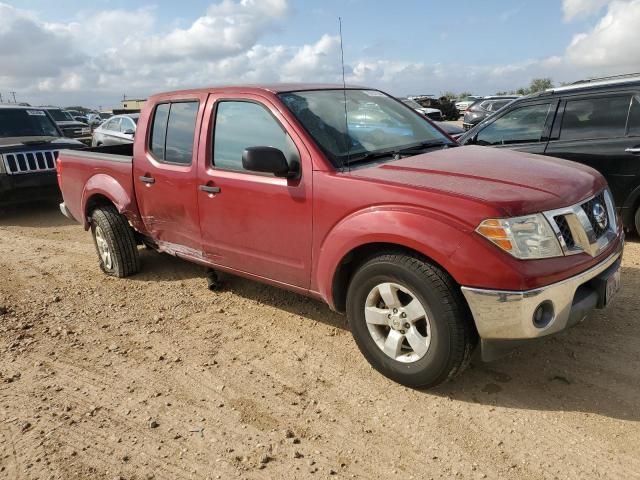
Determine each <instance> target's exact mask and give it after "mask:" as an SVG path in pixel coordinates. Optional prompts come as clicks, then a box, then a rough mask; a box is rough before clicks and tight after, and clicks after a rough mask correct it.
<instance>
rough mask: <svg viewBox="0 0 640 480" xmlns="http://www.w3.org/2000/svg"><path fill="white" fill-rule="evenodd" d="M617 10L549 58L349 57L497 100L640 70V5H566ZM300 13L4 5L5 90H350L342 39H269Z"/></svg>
mask: <svg viewBox="0 0 640 480" xmlns="http://www.w3.org/2000/svg"><path fill="white" fill-rule="evenodd" d="M0 2H1V0H0ZM605 4H606V11H605V13H604V14H602V15H603V16H602V18H601V19H600V20H599V22H597V24H596V25H595V26H593V27H589V28H590V29H588V30H585V31H584V32H582V33H580V34H579V35H576V36H575V37H574V39H573V41H572V42H571V44H570V45H568V46H567V48H566V51H565V52H564V53H562V52H559V54H557V55H555V56H551V57H549V58H543V59H523V60H521V61H519V62H515V63H512V64H496V65H486V64H482V65H462V64H456V63H438V64H429V63H426V62H415V61H413V62H412V61H405V60H403V59H402V58H399V59H393V60H390V59H382V58H381V56H382V55H383V53H381V52H380V51H378V49H377V48H369V49H360V50H359V53H358V54H357V56H356V57H355V58H347V59H345V60H346V61H347V62H346V65H345V74H346V79H347V82H349V83H352V84H360V85H369V86H373V87H378V88H382V89H385V90H387V91H390V92H391V93H396V94H418V93H430V94H436V95H437V94H439V93H440V92H442V91H444V90H454V91H461V90H472V91H474V92H477V93H480V94H482V93H487V94H488V93H494V92H496V91H499V90H510V89H513V88H517V87H521V86H526V85H527V84H528V83H529V81H530V80H531V79H532V78H535V77H547V76H548V77H552V78H553V79H554V80H555V81H563V80H565V81H566V80H576V79H578V78H583V77H587V76H589V75H591V74H600V73H608V72H609V71H612V72H616V73H620V72H624V71H631V70H637V66H638V65H640V28H637V25H640V0H609V1H608V2H603V1H597V0H564V1H563V10H564V14H565V18H566V19H568V20H570V19H575V18H578V17H580V16H584V15H593V14H594V13H597V12H599V10H600V9H601V8H603V7H604V6H605ZM289 11H290V7H289V5H288V2H287V0H219V1H218V2H217V3H214V4H212V5H211V6H210V7H209V8H207V9H206V10H205V11H204V13H203V15H201V16H200V17H199V18H196V19H195V20H193V21H192V22H191V23H190V24H188V25H186V26H182V27H180V28H168V29H166V30H165V31H163V30H162V29H161V28H160V27H158V22H157V20H156V18H157V17H156V15H157V12H156V8H141V9H137V10H132V11H125V10H109V11H101V12H94V13H91V14H87V13H85V14H79V16H78V17H77V18H75V19H74V20H73V21H72V22H68V23H47V22H44V21H42V20H41V19H39V18H38V17H37V16H35V15H34V14H32V13H29V12H27V11H24V10H20V9H18V8H15V7H11V6H9V5H5V4H2V3H0V19H1V21H0V65H2V67H3V68H2V70H0V92H8V91H10V90H15V91H17V92H19V95H20V99H23V100H28V101H32V102H34V103H47V104H49V103H60V104H78V103H84V104H86V105H87V106H97V105H99V104H102V105H107V104H111V105H113V104H115V103H117V100H118V99H119V98H120V97H121V95H122V94H123V93H126V94H127V95H131V96H146V95H149V94H151V93H154V92H157V91H162V90H171V89H177V88H188V87H195V86H202V85H215V84H232V83H235V84H237V83H260V82H278V81H310V82H335V83H339V82H341V80H342V70H341V67H340V44H339V39H338V37H336V36H332V35H322V36H320V38H318V39H317V40H316V41H312V42H309V43H307V44H299V45H265V44H263V43H262V40H263V38H264V37H265V36H266V35H267V34H268V33H270V32H272V31H273V30H274V29H277V28H278V27H279V25H280V22H284V21H285V20H286V19H287V16H288V13H289ZM389 41H393V40H392V39H390V40H389ZM383 44H384V42H383Z"/></svg>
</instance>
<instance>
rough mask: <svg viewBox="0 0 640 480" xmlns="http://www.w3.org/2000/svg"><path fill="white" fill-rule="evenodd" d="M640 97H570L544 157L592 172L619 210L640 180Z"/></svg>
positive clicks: (617, 94) (627, 94) (621, 94)
mask: <svg viewBox="0 0 640 480" xmlns="http://www.w3.org/2000/svg"><path fill="white" fill-rule="evenodd" d="M639 101H640V96H639V95H638V94H637V93H634V92H615V93H611V92H608V93H604V94H603V93H600V94H591V95H576V96H568V97H565V98H563V99H562V102H561V104H560V108H559V114H558V122H557V126H556V128H554V129H553V132H552V136H551V140H550V141H549V144H548V145H547V149H546V151H545V153H546V155H549V156H553V157H559V158H564V159H567V160H573V161H576V162H579V163H583V164H585V165H589V166H590V167H593V168H595V169H596V170H598V171H599V172H600V173H602V174H603V175H604V177H605V178H606V179H607V182H608V183H609V186H610V187H611V191H612V193H613V196H614V199H615V202H616V205H617V206H622V205H623V204H624V202H625V200H626V199H627V197H628V196H629V194H630V193H631V192H632V191H633V190H634V189H635V188H636V187H637V186H638V178H639V174H640V103H639Z"/></svg>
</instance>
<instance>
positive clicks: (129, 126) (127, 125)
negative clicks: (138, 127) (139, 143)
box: [120, 118, 135, 133]
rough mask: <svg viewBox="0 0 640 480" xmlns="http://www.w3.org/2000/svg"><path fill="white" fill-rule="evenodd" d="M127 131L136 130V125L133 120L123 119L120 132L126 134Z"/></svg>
mask: <svg viewBox="0 0 640 480" xmlns="http://www.w3.org/2000/svg"><path fill="white" fill-rule="evenodd" d="M127 130H135V125H134V124H133V120H131V119H130V118H123V119H122V120H121V121H120V131H121V132H122V133H124V132H126V131H127Z"/></svg>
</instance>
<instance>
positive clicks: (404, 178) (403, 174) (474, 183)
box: [351, 145, 606, 216]
mask: <svg viewBox="0 0 640 480" xmlns="http://www.w3.org/2000/svg"><path fill="white" fill-rule="evenodd" d="M351 175H353V176H355V177H361V178H364V179H368V180H375V181H381V182H385V183H393V184H398V185H410V186H412V187H415V188H419V189H423V190H429V191H436V192H440V193H445V194H450V195H455V196H461V197H467V198H473V199H475V200H479V201H481V202H483V203H485V204H487V205H489V206H492V207H494V208H496V209H498V210H499V211H500V212H501V213H502V214H503V215H504V216H517V215H526V214H529V213H534V212H542V211H545V210H553V209H556V208H561V207H565V206H569V205H574V204H576V203H578V202H580V201H581V200H584V199H586V198H588V197H590V196H592V195H594V194H595V193H597V192H599V191H600V190H602V189H603V188H604V187H605V186H606V182H605V180H604V178H603V177H602V176H601V175H600V174H599V173H598V172H596V171H595V170H593V169H591V168H589V167H586V166H584V165H581V164H578V163H574V162H569V161H566V160H561V159H557V158H550V157H544V156H541V155H533V154H528V153H522V152H516V151H514V150H507V149H499V148H489V147H479V146H475V145H474V146H465V147H456V148H449V149H444V150H437V151H433V152H430V153H425V154H421V155H415V156H412V157H407V158H403V159H400V160H396V161H391V162H387V163H383V164H378V165H372V166H369V167H365V168H358V169H355V170H352V171H351Z"/></svg>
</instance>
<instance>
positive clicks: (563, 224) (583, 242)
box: [545, 190, 617, 257]
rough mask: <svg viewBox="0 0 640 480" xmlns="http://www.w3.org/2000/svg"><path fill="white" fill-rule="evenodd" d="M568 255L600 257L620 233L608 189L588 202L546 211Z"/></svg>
mask: <svg viewBox="0 0 640 480" xmlns="http://www.w3.org/2000/svg"><path fill="white" fill-rule="evenodd" d="M545 216H546V217H547V220H548V221H549V223H550V224H551V227H552V228H553V230H554V231H555V233H556V236H557V237H558V240H559V241H560V245H561V246H562V249H563V251H564V253H565V255H571V254H576V253H588V254H590V255H591V256H594V257H595V256H596V255H598V254H599V253H600V252H601V251H602V250H603V249H604V248H605V247H606V246H607V245H608V244H609V242H610V241H611V240H612V239H613V238H615V236H616V234H617V219H616V213H615V207H614V204H613V199H612V197H611V194H610V193H609V191H608V190H603V191H602V192H600V193H599V194H597V195H595V196H594V197H592V198H590V199H589V200H587V201H586V202H582V203H580V204H577V205H573V206H571V207H567V208H561V209H558V210H554V211H552V212H545Z"/></svg>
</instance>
